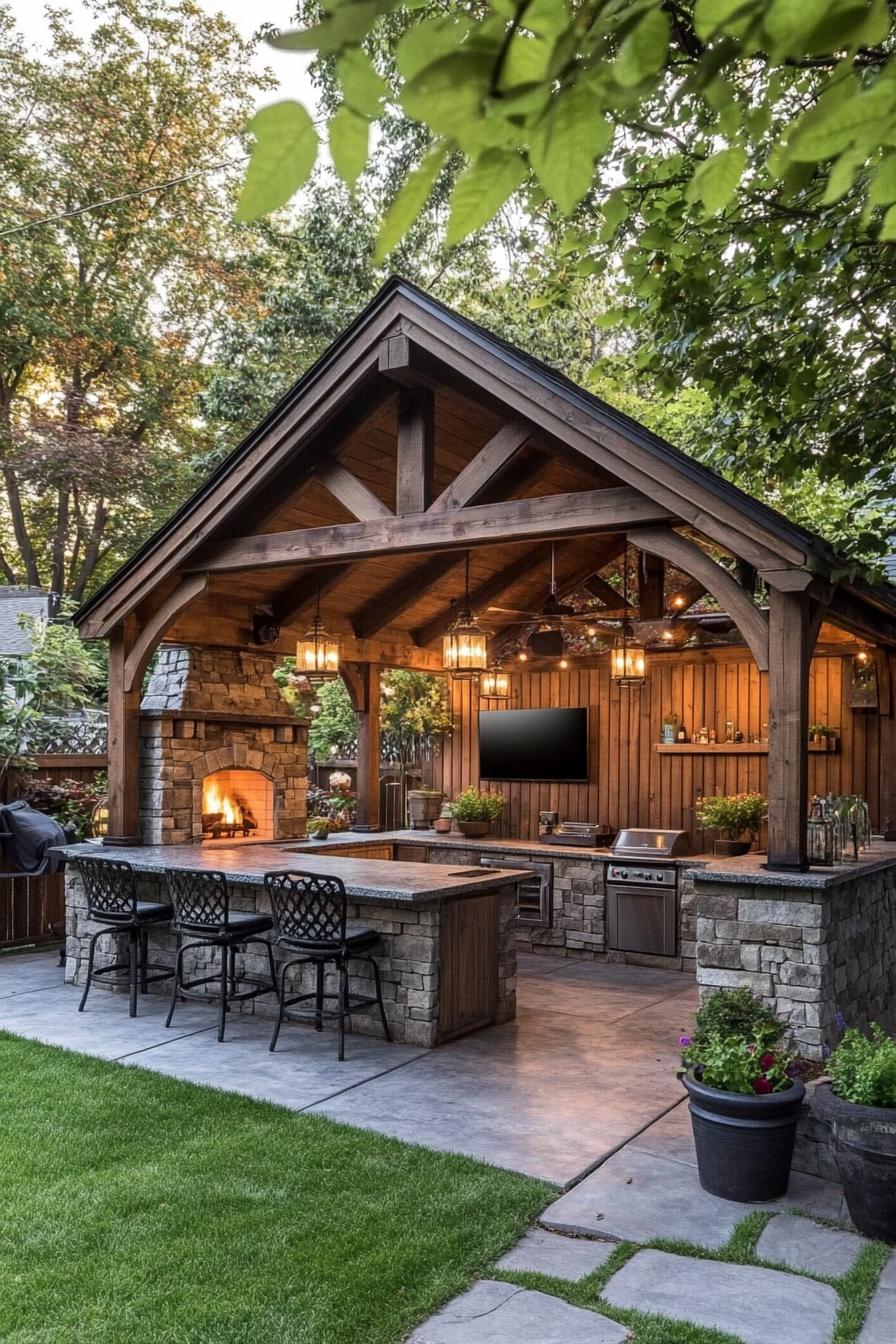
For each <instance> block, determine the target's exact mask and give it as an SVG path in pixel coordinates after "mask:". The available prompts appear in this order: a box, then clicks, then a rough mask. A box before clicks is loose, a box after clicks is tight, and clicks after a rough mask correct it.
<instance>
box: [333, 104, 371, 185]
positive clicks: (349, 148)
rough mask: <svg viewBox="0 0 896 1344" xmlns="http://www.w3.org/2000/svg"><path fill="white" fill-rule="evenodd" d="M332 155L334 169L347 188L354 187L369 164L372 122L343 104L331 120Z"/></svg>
mask: <svg viewBox="0 0 896 1344" xmlns="http://www.w3.org/2000/svg"><path fill="white" fill-rule="evenodd" d="M329 137H330V154H331V156H332V159H333V167H334V168H335V169H336V171H337V173H338V174H339V176H340V177H341V178H342V180H343V182H344V183H345V184H346V186H347V187H353V186H354V185H355V183H356V182H357V180H358V178H359V177H360V176H361V173H362V172H363V171H364V165H365V164H366V162H367V146H368V142H369V139H370V122H369V121H368V120H367V118H366V117H361V116H359V115H358V113H357V112H354V111H352V109H351V108H350V107H349V106H348V104H347V103H341V104H340V105H339V107H337V109H336V111H335V112H334V113H333V115H332V117H331V118H330V125H329Z"/></svg>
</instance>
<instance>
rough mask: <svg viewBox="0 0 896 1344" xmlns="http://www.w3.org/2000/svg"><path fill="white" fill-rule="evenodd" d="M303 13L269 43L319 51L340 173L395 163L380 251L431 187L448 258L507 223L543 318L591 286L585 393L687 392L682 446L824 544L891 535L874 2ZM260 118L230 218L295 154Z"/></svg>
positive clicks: (256, 206)
mask: <svg viewBox="0 0 896 1344" xmlns="http://www.w3.org/2000/svg"><path fill="white" fill-rule="evenodd" d="M299 15H300V20H301V21H302V23H303V25H304V26H303V27H301V28H299V29H296V30H294V31H291V32H286V33H281V34H279V35H276V36H274V37H273V38H272V40H273V41H274V42H275V44H276V45H278V46H280V47H283V48H293V49H298V50H316V51H317V52H318V54H319V60H318V69H319V71H320V72H321V77H322V79H323V80H324V83H325V88H326V90H327V99H326V101H325V107H326V110H327V112H328V115H329V122H328V129H327V137H328V143H329V148H330V153H331V155H332V158H333V162H334V164H335V167H336V169H337V171H338V172H339V173H340V174H341V175H342V177H343V178H344V180H345V182H346V183H347V184H348V185H349V186H350V187H351V188H352V189H354V190H356V191H357V190H358V183H359V182H360V183H361V184H362V185H363V183H364V181H365V176H364V171H363V170H364V168H365V163H366V164H367V166H368V171H369V170H370V169H371V166H372V165H373V164H374V163H375V161H376V157H377V155H379V154H381V152H382V151H381V148H380V145H381V139H382V138H384V139H385V140H386V142H387V144H388V145H389V146H390V147H391V148H393V151H394V147H395V146H396V145H399V144H400V145H401V147H402V150H401V152H400V153H398V152H393V155H392V163H393V171H392V175H393V178H394V176H395V172H396V169H397V168H398V166H400V170H401V173H402V174H403V182H402V184H401V185H400V186H399V185H398V184H394V185H393V190H392V193H391V198H390V202H391V203H390V204H389V205H388V208H386V209H385V211H384V212H383V220H382V224H381V225H380V228H379V233H378V242H377V253H376V255H377V256H379V257H382V256H386V255H389V254H390V252H391V251H392V249H394V248H396V247H397V246H399V245H400V240H401V239H402V237H403V235H405V233H406V231H407V230H409V229H413V227H414V222H415V220H417V219H418V218H419V217H420V215H421V212H425V211H426V210H427V209H428V208H430V206H431V202H432V200H433V199H434V198H437V197H438V196H439V194H440V193H441V194H442V195H443V196H445V197H446V204H447V209H446V214H447V219H445V220H444V221H443V223H444V237H445V240H446V241H447V243H448V244H449V245H450V244H457V243H459V242H462V241H463V240H464V239H465V238H467V237H469V236H470V235H471V234H474V233H475V231H476V230H478V229H480V228H482V227H483V226H485V225H487V224H488V223H489V221H491V220H493V218H494V217H495V215H496V212H498V211H504V212H505V213H506V212H507V211H508V209H509V210H510V212H511V214H514V213H515V214H516V215H517V216H518V217H519V218H520V219H522V220H523V221H524V226H523V227H521V228H520V233H521V235H522V239H521V241H522V246H523V247H524V248H525V247H528V249H529V251H530V252H531V254H532V258H533V260H532V268H533V270H534V271H535V272H536V273H537V277H538V280H537V283H538V285H539V287H540V293H539V295H538V297H537V298H535V299H534V303H536V304H537V305H538V306H539V317H540V318H543V317H544V316H545V315H546V313H547V312H551V311H554V312H556V311H557V310H558V309H561V310H562V309H563V308H565V307H567V306H568V305H569V304H570V303H573V302H575V301H576V299H575V297H574V296H575V295H576V293H577V292H578V291H579V290H580V289H581V287H582V285H583V284H586V283H588V282H593V281H594V280H595V278H596V279H598V280H599V281H600V282H601V284H602V295H603V307H604V311H603V312H601V313H600V314H598V315H597V326H598V330H599V333H600V338H599V340H598V341H597V342H596V349H595V360H594V364H593V368H592V370H591V371H590V379H591V381H592V382H595V381H596V382H597V383H599V384H602V385H604V386H611V385H612V384H613V383H614V381H615V383H616V385H617V386H620V387H624V386H625V384H626V381H627V379H632V378H633V379H635V380H640V382H641V384H642V385H646V386H648V387H649V388H650V389H651V400H653V399H655V397H656V394H657V393H663V392H664V391H665V392H673V391H674V393H675V394H676V396H680V394H681V389H682V387H683V386H687V387H690V388H691V389H693V390H694V392H695V393H698V394H705V396H706V398H707V402H706V404H704V405H702V406H701V413H700V415H699V417H698V419H697V424H698V430H699V432H698V433H697V434H696V435H692V436H690V441H689V435H688V433H687V429H688V426H687V425H686V426H684V428H685V434H684V438H683V440H682V439H681V438H679V440H678V441H679V442H680V443H681V444H682V446H684V447H686V448H688V449H689V450H690V451H692V452H695V453H696V454H697V455H698V456H700V457H701V458H702V459H703V460H704V461H706V462H707V463H708V464H709V465H712V466H714V467H715V468H717V469H718V470H721V471H722V472H724V474H726V475H727V476H729V477H730V478H731V479H733V480H735V481H737V482H738V483H739V484H742V485H744V486H745V487H746V488H747V489H751V490H754V491H758V492H759V493H762V494H764V495H765V497H766V498H769V499H770V500H771V501H772V502H773V503H777V504H778V505H779V506H780V507H782V508H783V509H784V510H785V511H789V512H790V513H791V515H792V516H795V517H796V518H797V519H798V520H799V521H802V522H805V523H807V524H808V525H810V526H813V527H815V528H816V530H821V531H823V532H827V533H828V535H830V536H831V537H832V539H833V540H835V541H837V542H839V543H840V544H843V543H847V542H852V548H853V549H856V548H857V549H858V550H859V551H860V552H862V553H864V554H865V555H866V556H867V555H868V554H871V553H873V552H875V551H879V550H880V549H881V548H882V547H883V546H885V545H886V533H887V531H888V530H890V529H892V527H893V511H894V504H893V499H894V494H896V491H894V488H893V479H894V473H896V430H894V423H896V421H894V415H893V410H894V407H893V399H894V394H893V388H894V387H896V379H894V374H896V368H894V358H893V344H892V339H891V330H892V318H893V314H894V299H896V292H894V284H896V272H894V267H893V264H892V250H891V249H892V241H893V240H894V239H896V139H894V127H896V62H894V60H893V52H894V45H896V43H894V29H896V23H894V18H893V15H892V13H891V9H890V7H889V6H888V5H887V4H886V3H885V2H884V0H801V2H800V3H799V4H795V3H793V0H771V3H767V2H766V0H617V2H616V3H596V4H590V3H580V2H579V0H528V2H527V0H522V2H520V3H517V2H515V0H490V2H489V3H488V4H484V5H480V4H476V5H473V4H457V5H450V6H446V5H444V4H441V3H429V4H424V5H422V6H414V7H400V6H398V5H396V4H394V3H390V0H364V3H359V2H358V0H326V3H325V4H324V5H323V6H320V5H318V4H316V3H313V0H305V3H303V4H301V5H300V9H299ZM278 115H280V114H277V113H276V112H274V111H273V110H272V111H271V112H270V115H269V117H268V119H267V120H264V119H262V120H256V121H255V122H254V123H253V126H252V129H253V131H254V133H255V137H256V139H255V147H254V152H253V159H252V165H251V168H250V172H249V174H248V175H247V178H246V182H245V185H244V188H243V193H242V197H241V203H240V211H241V214H242V215H243V216H244V217H247V218H248V217H252V216H255V215H257V214H259V213H261V212H263V211H265V210H267V209H269V208H270V207H271V206H273V205H275V204H277V203H278V200H279V199H280V198H283V199H285V198H286V197H288V195H289V192H290V189H294V188H295V186H296V185H297V184H298V183H299V182H300V181H301V180H302V178H303V175H304V173H305V167H304V163H305V162H306V161H307V163H309V164H310V163H312V162H313V160H314V157H315V153H316V145H317V130H316V129H315V127H314V126H312V125H311V124H310V123H306V121H305V120H304V118H303V116H302V115H301V111H300V110H297V105H295V104H293V105H292V108H291V111H289V112H288V113H287V112H284V113H283V114H282V115H283V118H284V119H283V121H282V122H278V121H277V117H278ZM371 127H375V131H374V133H373V134H371ZM296 137H298V138H299V139H301V140H302V142H303V144H304V146H305V150H304V153H305V159H304V160H303V163H302V164H299V163H298V161H294V162H292V161H288V160H287V159H284V160H283V162H282V171H281V172H279V174H278V176H277V183H276V191H274V190H273V188H272V185H271V182H270V181H269V179H268V178H267V177H266V175H265V164H266V163H269V162H271V156H272V155H273V154H275V152H276V146H277V144H280V145H281V147H282V146H284V145H285V144H286V143H292V142H293V140H295V138H296ZM294 170H295V171H294ZM291 173H292V176H290V174H291ZM278 193H279V195H278ZM527 229H528V236H527V235H526V230H527ZM530 287H531V286H530ZM540 325H541V323H540V322H539V323H538V324H536V323H532V330H533V332H536V331H537V330H538V329H539V328H540ZM536 339H537V336H536ZM523 344H527V342H525V341H524V342H523ZM587 376H588V375H586V377H587ZM633 413H635V414H638V412H637V411H634V412H633ZM641 418H646V419H647V422H648V423H650V418H649V416H647V417H645V416H641ZM654 427H656V426H654ZM819 489H820V490H821V498H819ZM857 509H858V510H860V518H859V522H858V526H855V525H854V524H853V515H854V513H855V511H856V510H857Z"/></svg>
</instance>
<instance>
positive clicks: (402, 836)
mask: <svg viewBox="0 0 896 1344" xmlns="http://www.w3.org/2000/svg"><path fill="white" fill-rule="evenodd" d="M378 841H379V842H381V843H385V844H392V845H425V846H426V848H427V849H473V850H480V851H481V852H482V853H484V854H485V853H498V854H508V853H510V854H513V853H518V854H537V855H538V857H539V858H541V859H542V860H544V861H545V862H546V861H547V860H549V859H550V858H551V857H554V858H564V859H585V860H588V859H590V860H597V861H599V862H601V863H609V862H610V861H611V860H615V859H616V857H617V856H616V855H615V854H614V853H613V852H612V850H610V849H608V848H605V847H603V846H592V845H546V844H542V843H541V841H539V840H518V839H515V838H513V837H509V836H503V835H486V836H483V837H482V838H481V839H477V838H474V837H472V836H466V835H461V834H460V833H459V832H453V831H452V832H451V833H450V834H448V835H444V834H441V833H440V832H438V831H430V830H426V831H368V832H360V831H337V832H336V833H335V834H333V835H331V836H330V838H329V839H328V840H314V841H312V842H311V844H310V845H309V848H310V849H312V851H313V852H314V853H318V852H319V853H321V854H324V853H326V850H327V847H328V846H329V845H343V846H344V845H363V844H376V843H377V842H378ZM712 859H713V856H712V855H711V854H688V855H686V856H684V855H680V856H679V857H677V858H674V859H664V858H660V857H657V858H655V859H654V858H651V859H650V862H651V863H675V864H678V865H679V866H687V865H690V864H703V863H710V862H711V861H712ZM643 861H644V862H647V860H646V859H645V860H643Z"/></svg>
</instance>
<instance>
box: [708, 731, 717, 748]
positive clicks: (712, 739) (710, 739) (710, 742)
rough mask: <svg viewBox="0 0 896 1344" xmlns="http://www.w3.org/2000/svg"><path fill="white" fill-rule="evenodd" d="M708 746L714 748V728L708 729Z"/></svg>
mask: <svg viewBox="0 0 896 1344" xmlns="http://www.w3.org/2000/svg"><path fill="white" fill-rule="evenodd" d="M709 745H710V746H711V747H714V746H715V745H716V730H715V728H710V730H709Z"/></svg>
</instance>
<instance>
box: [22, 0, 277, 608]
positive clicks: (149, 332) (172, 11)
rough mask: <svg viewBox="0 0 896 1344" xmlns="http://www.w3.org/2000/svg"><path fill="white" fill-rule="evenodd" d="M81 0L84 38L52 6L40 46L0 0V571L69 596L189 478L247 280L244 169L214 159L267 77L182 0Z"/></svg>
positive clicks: (104, 568)
mask: <svg viewBox="0 0 896 1344" xmlns="http://www.w3.org/2000/svg"><path fill="white" fill-rule="evenodd" d="M93 9H94V13H95V20H96V22H95V25H94V27H93V30H92V32H91V34H90V35H89V36H88V37H87V38H83V39H82V38H79V37H77V36H76V35H75V33H74V31H73V29H72V26H71V22H70V18H69V16H68V15H67V14H66V13H65V12H64V11H62V10H60V9H57V8H48V10H47V29H48V35H49V51H48V54H46V55H41V56H35V55H33V54H32V53H31V52H30V51H29V50H27V49H26V48H25V46H24V44H23V42H22V39H21V38H20V36H19V35H18V34H17V32H16V30H15V25H14V21H13V16H12V12H11V10H10V7H9V5H8V4H5V3H4V4H2V5H0V68H2V71H3V74H4V88H5V98H4V106H3V110H2V112H0V196H2V205H0V471H2V483H3V489H4V494H5V498H4V499H3V503H2V509H0V573H2V575H3V577H4V578H5V579H6V580H7V581H8V582H13V581H16V580H24V581H26V582H28V583H30V584H35V585H41V586H45V587H49V588H50V589H51V591H52V592H53V593H54V594H56V595H59V594H62V593H69V594H71V595H72V596H73V597H74V598H75V599H80V598H81V597H83V595H84V594H85V592H86V591H87V590H88V588H89V587H90V586H91V585H93V584H95V583H96V582H97V580H98V579H100V578H101V577H103V576H104V575H106V574H108V573H109V572H110V570H111V569H113V568H114V567H115V566H116V565H117V564H119V563H120V562H121V560H122V559H123V558H125V556H127V555H128V554H129V553H130V552H131V551H132V550H133V548H134V546H135V545H136V544H137V543H138V542H139V541H140V540H141V539H142V538H143V537H144V536H145V535H146V534H147V533H148V532H149V531H150V530H152V528H153V527H155V526H156V525H157V524H158V523H159V522H160V521H161V520H162V519H163V518H164V517H165V516H166V515H167V513H168V512H169V510H170V508H171V503H172V501H173V500H174V501H177V500H179V499H180V498H181V497H182V496H183V495H184V494H185V493H186V490H187V488H188V487H189V485H190V483H191V474H190V468H189V458H190V455H191V454H192V453H193V452H194V451H195V450H196V447H197V442H196V441H197V438H199V436H200V432H201V431H200V427H198V426H197V425H196V421H195V416H194V413H195V404H194V399H195V395H196V392H197V390H198V387H199V386H200V385H201V382H202V379H203V377H204V371H203V360H204V358H205V355H206V352H207V350H208V348H209V346H210V344H211V343H212V341H213V339H214V336H215V332H216V327H217V324H218V322H219V321H220V319H221V317H222V315H224V314H226V313H227V312H229V311H232V310H233V309H234V307H236V306H239V307H242V308H246V307H249V306H251V301H252V294H253V283H254V282H253V279H252V277H251V275H247V274H246V273H245V272H244V270H243V269H242V268H241V267H240V266H239V265H237V264H233V259H232V249H231V248H230V244H229V240H230V239H232V237H233V236H234V235H235V234H237V233H238V231H236V230H234V228H233V226H232V224H231V222H230V220H229V218H228V215H229V208H228V207H229V203H230V201H231V200H232V199H233V193H234V190H235V185H236V178H237V175H238V173H239V171H240V170H239V167H238V166H235V165H234V164H233V163H232V164H230V165H229V166H224V167H221V168H220V169H218V170H216V171H214V172H212V171H210V169H212V168H213V166H214V165H215V164H216V163H219V162H221V161H224V160H227V159H231V160H232V159H234V152H235V150H238V146H237V145H236V142H235V141H234V136H235V133H236V132H237V131H238V130H239V128H240V127H241V125H242V124H243V123H244V121H245V118H246V115H247V112H248V109H249V106H250V105H251V102H252V100H253V97H254V95H255V93H256V92H257V91H258V90H259V89H260V88H261V87H263V86H264V84H265V80H264V79H260V78H259V77H258V75H257V74H256V73H255V72H254V69H253V65H252V63H251V60H250V57H251V47H250V45H249V44H247V43H245V42H243V41H242V40H241V39H240V38H239V35H238V34H237V32H236V30H235V29H234V28H233V27H232V26H231V25H230V24H229V23H228V22H227V21H226V20H225V19H223V18H222V17H221V16H209V14H208V13H207V12H206V11H205V10H204V9H203V8H202V7H201V6H200V5H199V4H197V3H195V0H161V2H160V0H95V2H94V4H93ZM174 179H181V180H180V181H179V182H178V183H177V184H176V185H172V186H170V187H167V188H165V189H159V190H152V191H149V192H145V191H144V189H145V188H150V187H153V188H154V187H156V186H157V185H158V184H161V183H169V182H171V181H172V180H174ZM141 192H143V193H144V194H140V193H141ZM50 217H52V222H49V223H45V222H41V221H44V220H46V219H48V218H50Z"/></svg>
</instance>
